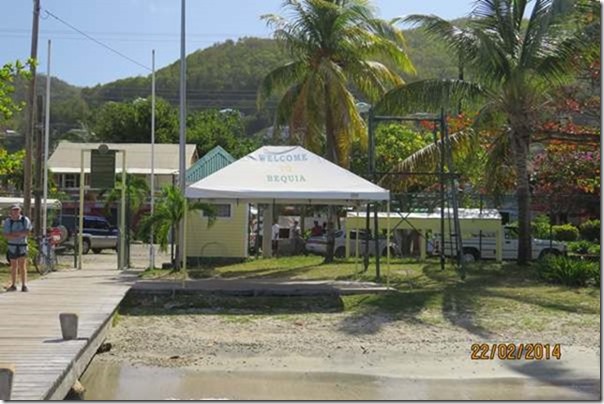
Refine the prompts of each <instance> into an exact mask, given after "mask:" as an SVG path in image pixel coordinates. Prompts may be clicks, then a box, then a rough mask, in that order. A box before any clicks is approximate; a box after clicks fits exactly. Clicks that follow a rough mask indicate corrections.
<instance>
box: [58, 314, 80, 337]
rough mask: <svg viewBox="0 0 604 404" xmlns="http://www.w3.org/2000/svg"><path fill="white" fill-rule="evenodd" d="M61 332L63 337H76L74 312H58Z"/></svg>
mask: <svg viewBox="0 0 604 404" xmlns="http://www.w3.org/2000/svg"><path fill="white" fill-rule="evenodd" d="M59 321H60V323H61V334H62V335H63V339H65V340H69V339H76V338H77V337H78V315H77V314H75V313H60V314H59Z"/></svg>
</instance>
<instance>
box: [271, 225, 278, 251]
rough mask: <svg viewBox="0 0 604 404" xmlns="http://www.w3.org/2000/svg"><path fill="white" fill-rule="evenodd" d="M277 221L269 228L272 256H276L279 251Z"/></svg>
mask: <svg viewBox="0 0 604 404" xmlns="http://www.w3.org/2000/svg"><path fill="white" fill-rule="evenodd" d="M279 230H280V228H279V223H277V221H275V223H274V224H273V227H272V229H271V240H272V242H273V256H274V257H276V256H277V255H278V252H279Z"/></svg>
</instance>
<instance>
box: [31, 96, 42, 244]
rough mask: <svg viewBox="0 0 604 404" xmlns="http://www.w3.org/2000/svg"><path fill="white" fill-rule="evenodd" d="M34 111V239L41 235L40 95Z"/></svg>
mask: <svg viewBox="0 0 604 404" xmlns="http://www.w3.org/2000/svg"><path fill="white" fill-rule="evenodd" d="M36 100H37V103H36V109H37V111H38V112H37V115H36V120H37V121H38V123H37V125H36V127H35V130H34V134H35V136H36V139H35V140H36V141H35V142H34V150H35V154H36V157H35V159H34V176H33V178H32V180H33V181H32V183H33V194H34V215H33V216H34V233H35V235H36V238H38V237H40V236H41V235H42V227H43V226H42V181H43V176H44V174H43V165H44V164H43V154H42V150H43V149H42V148H43V147H44V140H43V136H44V135H43V132H42V125H44V123H43V122H44V121H43V120H42V119H43V117H44V112H43V107H44V98H43V96H42V95H38V96H36Z"/></svg>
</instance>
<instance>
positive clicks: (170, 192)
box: [139, 185, 216, 268]
mask: <svg viewBox="0 0 604 404" xmlns="http://www.w3.org/2000/svg"><path fill="white" fill-rule="evenodd" d="M187 208H188V211H195V210H201V211H204V212H205V213H206V214H207V215H208V225H209V226H211V225H212V224H213V223H214V220H215V218H216V212H215V209H214V207H213V206H211V205H209V204H206V203H201V202H193V203H189V204H187ZM184 212H185V196H184V195H183V194H182V193H181V192H180V188H178V187H177V186H174V185H168V186H166V187H164V188H163V190H162V195H161V197H160V198H159V201H158V202H157V203H156V205H155V209H154V212H153V214H152V215H147V216H145V217H144V218H143V219H142V220H141V223H140V228H139V232H140V233H141V234H151V230H153V234H154V235H155V237H157V241H158V242H159V248H160V250H161V251H166V250H167V247H168V237H169V234H170V232H171V230H172V229H176V231H175V233H174V234H178V226H179V225H180V223H181V222H182V220H183V218H184ZM176 256H178V254H176ZM180 264H181V263H180V262H176V263H175V267H176V268H180Z"/></svg>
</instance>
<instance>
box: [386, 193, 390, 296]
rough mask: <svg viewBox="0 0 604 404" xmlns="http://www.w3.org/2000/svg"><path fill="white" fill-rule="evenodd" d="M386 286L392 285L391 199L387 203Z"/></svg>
mask: <svg viewBox="0 0 604 404" xmlns="http://www.w3.org/2000/svg"><path fill="white" fill-rule="evenodd" d="M386 212H387V214H388V216H387V217H386V287H389V286H390V199H388V202H387V205H386Z"/></svg>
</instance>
